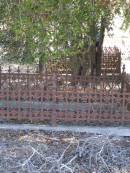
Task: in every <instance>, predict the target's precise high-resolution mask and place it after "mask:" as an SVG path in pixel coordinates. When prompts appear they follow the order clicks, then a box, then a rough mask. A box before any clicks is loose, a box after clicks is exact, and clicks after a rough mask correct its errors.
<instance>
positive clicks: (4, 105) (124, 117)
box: [0, 68, 130, 124]
mask: <svg viewBox="0 0 130 173" xmlns="http://www.w3.org/2000/svg"><path fill="white" fill-rule="evenodd" d="M122 78H123V79H122ZM0 118H1V119H6V120H12V119H15V120H20V121H23V120H27V121H31V122H44V121H48V122H50V123H52V124H58V123H65V122H70V123H80V122H82V123H95V124H96V123H109V124H111V123H121V124H122V123H130V93H128V92H127V90H126V87H125V73H123V74H122V76H120V77H119V76H110V77H109V76H101V77H100V78H97V77H96V76H94V77H90V76H89V77H86V78H81V77H79V76H78V77H75V78H73V77H72V76H70V75H58V74H52V75H49V74H38V73H30V72H29V69H28V70H27V73H21V72H20V69H19V68H18V70H17V73H14V72H13V73H12V72H11V68H9V70H8V73H3V72H2V71H0Z"/></svg>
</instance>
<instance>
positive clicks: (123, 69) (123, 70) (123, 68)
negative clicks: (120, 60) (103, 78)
mask: <svg viewBox="0 0 130 173" xmlns="http://www.w3.org/2000/svg"><path fill="white" fill-rule="evenodd" d="M122 72H123V73H125V64H123V67H122Z"/></svg>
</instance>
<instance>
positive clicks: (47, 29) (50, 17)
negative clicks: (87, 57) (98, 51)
mask: <svg viewBox="0 0 130 173" xmlns="http://www.w3.org/2000/svg"><path fill="white" fill-rule="evenodd" d="M113 2H114V1H113ZM113 2H111V1H107V0H104V1H102V0H87V1H86V0H1V2H0V10H1V16H0V23H1V26H5V28H4V29H2V33H1V34H0V39H1V45H2V47H3V57H4V58H7V57H8V59H11V60H12V59H13V60H15V61H19V62H26V63H32V62H37V61H38V60H39V59H42V61H43V62H44V61H46V60H47V59H48V58H60V57H66V56H69V57H73V56H76V55H77V54H80V53H81V54H82V52H83V50H84V49H86V50H88V51H89V48H90V47H91V45H95V42H96V40H97V39H99V38H100V34H101V33H100V32H101V21H102V19H105V20H104V25H105V28H107V29H109V26H110V24H111V21H112V19H113V16H114V14H115V13H117V11H118V10H117V9H119V8H117V9H116V8H115V7H117V4H114V3H113Z"/></svg>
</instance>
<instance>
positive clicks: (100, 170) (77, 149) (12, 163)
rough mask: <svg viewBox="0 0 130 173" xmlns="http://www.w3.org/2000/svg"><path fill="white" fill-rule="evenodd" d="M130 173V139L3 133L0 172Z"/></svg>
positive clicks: (0, 132)
mask: <svg viewBox="0 0 130 173" xmlns="http://www.w3.org/2000/svg"><path fill="white" fill-rule="evenodd" d="M129 172H130V138H129V137H115V136H109V137H108V136H105V135H94V134H88V133H76V132H75V133H74V132H73V133H72V132H67V131H66V132H54V131H50V132H49V131H29V130H17V131H14V130H0V173H129Z"/></svg>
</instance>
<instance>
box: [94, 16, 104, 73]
mask: <svg viewBox="0 0 130 173" xmlns="http://www.w3.org/2000/svg"><path fill="white" fill-rule="evenodd" d="M104 34H105V19H104V18H102V20H101V29H100V38H99V41H98V42H97V43H96V55H95V61H96V75H97V76H100V75H101V58H102V45H103V41H104Z"/></svg>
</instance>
